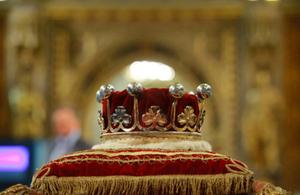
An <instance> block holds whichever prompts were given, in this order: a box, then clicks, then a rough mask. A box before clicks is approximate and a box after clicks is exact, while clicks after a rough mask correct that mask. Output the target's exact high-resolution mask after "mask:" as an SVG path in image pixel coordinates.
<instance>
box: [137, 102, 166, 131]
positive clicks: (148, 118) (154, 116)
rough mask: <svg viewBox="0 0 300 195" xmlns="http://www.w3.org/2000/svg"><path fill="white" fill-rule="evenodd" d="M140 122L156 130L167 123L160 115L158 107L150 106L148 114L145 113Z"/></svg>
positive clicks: (162, 115)
mask: <svg viewBox="0 0 300 195" xmlns="http://www.w3.org/2000/svg"><path fill="white" fill-rule="evenodd" d="M142 121H143V122H144V123H145V124H146V125H151V124H153V125H152V126H153V127H154V128H156V127H157V126H158V125H159V126H163V125H164V124H166V123H167V119H166V116H165V115H164V114H162V113H161V109H160V108H159V106H151V107H150V108H149V112H146V114H143V116H142Z"/></svg>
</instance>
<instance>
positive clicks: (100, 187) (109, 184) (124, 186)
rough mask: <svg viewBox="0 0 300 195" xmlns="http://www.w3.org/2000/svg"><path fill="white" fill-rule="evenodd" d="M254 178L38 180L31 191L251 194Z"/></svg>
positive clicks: (237, 176) (58, 192)
mask: <svg viewBox="0 0 300 195" xmlns="http://www.w3.org/2000/svg"><path fill="white" fill-rule="evenodd" d="M252 182H253V177H252V175H251V174H248V175H239V174H235V173H227V174H216V175H157V176H127V175H123V176H105V177H56V176H50V177H45V178H38V179H36V180H35V181H34V182H33V183H32V184H31V188H32V189H35V190H39V191H42V192H43V193H44V194H99V195H100V194H101V195H104V194H143V195H148V194H149V195H150V194H159V195H169V194H182V195H184V194H191V195H196V194H207V195H208V194H233V193H234V194H249V193H250V192H251V188H250V186H251V185H252Z"/></svg>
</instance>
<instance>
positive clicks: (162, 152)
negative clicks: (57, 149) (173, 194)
mask: <svg viewBox="0 0 300 195" xmlns="http://www.w3.org/2000/svg"><path fill="white" fill-rule="evenodd" d="M114 151H120V150H112V152H110V151H107V150H106V151H103V150H90V151H86V150H85V151H81V152H75V153H71V154H68V155H65V156H62V157H60V158H58V159H62V158H66V157H76V156H81V155H84V156H86V155H105V156H108V157H115V156H138V155H164V156H174V155H180V154H182V155H210V156H220V157H227V156H226V155H224V154H218V153H210V152H199V151H188V150H185V151H171V152H168V150H165V151H161V152H160V151H145V150H144V151H137V152H131V151H125V152H117V153H113V152H114ZM123 151H124V150H123Z"/></svg>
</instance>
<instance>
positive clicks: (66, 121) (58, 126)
mask: <svg viewBox="0 0 300 195" xmlns="http://www.w3.org/2000/svg"><path fill="white" fill-rule="evenodd" d="M75 122H76V119H75V117H74V114H73V113H72V112H71V111H69V110H59V111H57V112H56V113H55V114H54V117H53V125H54V128H55V131H56V133H57V134H58V135H62V136H67V135H68V134H69V133H70V131H71V130H72V129H73V126H74V124H75Z"/></svg>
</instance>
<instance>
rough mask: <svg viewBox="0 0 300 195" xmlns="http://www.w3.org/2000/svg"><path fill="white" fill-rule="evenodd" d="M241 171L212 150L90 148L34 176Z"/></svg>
mask: <svg viewBox="0 0 300 195" xmlns="http://www.w3.org/2000/svg"><path fill="white" fill-rule="evenodd" d="M245 171H246V172H247V171H248V169H247V167H246V165H245V164H243V163H241V162H240V161H237V160H234V159H232V158H230V157H228V156H225V155H221V154H218V153H214V152H196V151H187V150H182V151H179V150H175V151H174V150H173V151H172V150H151V149H149V150H143V149H129V150H100V149H96V150H93V149H91V150H86V151H81V152H75V153H71V154H69V155H65V156H63V157H61V158H59V159H57V160H54V161H50V162H49V163H47V164H45V165H43V166H42V167H41V168H40V169H39V170H38V171H37V172H36V173H35V175H34V177H36V178H41V177H46V176H58V177H74V176H75V177H76V176H113V175H131V176H148V175H178V174H182V175H206V174H224V173H233V172H234V173H240V174H244V173H245Z"/></svg>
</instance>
